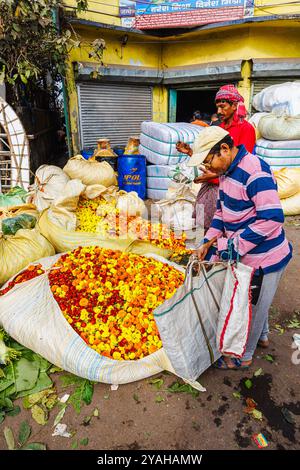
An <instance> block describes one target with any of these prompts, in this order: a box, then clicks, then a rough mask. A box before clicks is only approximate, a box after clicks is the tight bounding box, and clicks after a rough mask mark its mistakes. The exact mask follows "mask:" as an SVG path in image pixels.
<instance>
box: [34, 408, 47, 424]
mask: <svg viewBox="0 0 300 470" xmlns="http://www.w3.org/2000/svg"><path fill="white" fill-rule="evenodd" d="M31 415H32V417H33V419H34V420H35V421H36V422H37V423H38V424H40V425H41V426H44V425H45V424H46V423H47V421H48V417H49V414H48V410H47V409H46V408H45V407H44V406H43V405H33V407H32V408H31Z"/></svg>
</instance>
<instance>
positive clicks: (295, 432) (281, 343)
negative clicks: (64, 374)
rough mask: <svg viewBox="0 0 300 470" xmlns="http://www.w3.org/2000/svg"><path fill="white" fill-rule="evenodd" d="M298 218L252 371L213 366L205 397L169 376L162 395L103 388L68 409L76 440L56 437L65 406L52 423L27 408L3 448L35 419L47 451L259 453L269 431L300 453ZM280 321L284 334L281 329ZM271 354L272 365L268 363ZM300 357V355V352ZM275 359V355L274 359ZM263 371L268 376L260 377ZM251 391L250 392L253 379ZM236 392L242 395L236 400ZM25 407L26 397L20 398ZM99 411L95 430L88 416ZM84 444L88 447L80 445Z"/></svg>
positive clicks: (136, 386)
mask: <svg viewBox="0 0 300 470" xmlns="http://www.w3.org/2000/svg"><path fill="white" fill-rule="evenodd" d="M297 224H298V221H297V220H292V219H291V223H290V224H289V223H288V224H287V233H288V236H289V238H290V239H291V240H292V241H293V244H294V251H295V257H294V260H293V262H292V263H291V264H290V266H289V268H288V270H287V272H286V275H285V279H284V280H283V282H282V284H281V286H280V292H279V293H278V295H277V298H276V302H275V303H274V307H273V308H272V311H271V320H272V324H273V327H272V332H271V335H270V339H271V344H270V348H269V350H259V349H258V350H257V351H256V356H255V362H254V365H253V367H252V368H251V370H249V371H247V372H245V371H238V372H237V371H229V372H228V371H217V370H215V369H209V370H208V371H206V372H205V373H204V374H203V376H202V377H201V383H202V384H203V385H204V386H205V387H206V388H207V392H205V393H199V395H198V396H197V397H194V396H192V395H191V394H189V393H170V392H169V391H166V389H167V388H168V387H169V386H170V385H172V383H174V382H175V381H177V379H176V377H175V376H173V375H169V374H164V373H163V374H159V375H158V376H157V377H156V378H160V379H161V380H162V381H163V382H160V383H161V388H160V390H156V388H155V384H151V383H149V380H150V379H149V380H143V381H140V382H135V383H131V384H127V385H122V386H120V387H119V388H118V390H116V391H112V390H111V388H110V386H109V385H105V384H97V385H95V390H94V396H93V401H92V403H91V405H89V406H84V407H83V408H82V411H81V413H80V415H77V414H76V413H75V412H74V410H73V409H72V407H71V406H68V408H67V411H66V413H65V416H64V418H63V421H62V422H63V423H66V424H67V425H68V430H73V431H74V432H76V434H75V435H74V436H73V437H72V438H64V437H52V436H51V434H52V432H53V427H52V426H53V421H54V418H55V416H56V415H57V413H58V411H59V409H58V408H57V407H56V408H54V409H53V410H52V411H51V414H50V419H49V422H48V424H47V425H45V426H40V425H38V424H37V423H35V421H33V420H32V418H31V414H30V411H28V410H24V409H22V412H21V414H19V415H18V416H16V417H8V418H6V420H5V422H4V423H3V424H2V425H1V426H0V449H5V448H6V444H5V441H4V437H3V432H2V430H3V428H4V426H10V427H11V428H12V429H13V430H14V432H15V435H17V432H18V428H19V425H20V423H21V422H22V421H24V420H28V422H29V423H30V425H31V426H32V435H31V438H30V441H35V442H42V443H45V444H46V445H47V448H48V449H50V450H52V449H71V446H72V443H73V445H74V443H75V442H77V443H78V444H79V445H78V448H80V449H98V450H99V449H110V450H112V449H143V450H147V449H158V450H159V449H180V450H183V449H188V450H191V449H197V450H199V449H201V450H202V449H203V450H205V449H253V450H254V449H257V447H256V445H255V444H254V442H253V441H252V439H251V436H252V435H253V434H256V433H260V432H262V433H263V434H264V435H265V437H266V438H267V440H268V442H269V447H268V449H299V442H300V392H299V390H300V387H299V385H300V380H299V377H300V363H299V365H295V364H293V363H292V360H291V357H292V353H293V351H294V350H293V349H292V347H291V346H292V341H293V340H292V336H293V333H295V332H298V333H299V332H300V330H292V329H288V328H286V323H285V322H287V321H288V319H289V318H291V317H292V314H293V311H294V310H298V311H299V310H300V301H299V299H300V298H299V293H300V289H299V286H300V279H299V278H300V270H299V266H300V260H299V256H300V249H299V245H300V228H299V226H298V225H297ZM278 323H280V324H281V325H283V326H284V327H285V328H284V332H282V330H281V331H279V330H278V329H276V328H275V325H276V324H278ZM266 354H270V355H271V356H272V358H273V359H274V360H273V362H270V361H268V360H266V358H264V356H265V355H266ZM298 357H299V359H300V353H299V356H298ZM269 359H270V358H269ZM299 362H300V360H299ZM258 369H262V374H261V375H258V376H255V375H254V373H255V372H256V371H257V370H258ZM59 375H60V373H56V374H55V375H53V376H52V378H53V380H54V382H55V383H56V386H57V390H58V393H59V396H61V395H62V394H64V393H66V389H64V390H62V388H61V381H60V379H59ZM247 379H249V380H250V382H247V384H248V386H250V388H247V387H246V385H245V381H246V380H247ZM233 394H235V396H234V395H233ZM246 398H252V399H254V400H255V402H256V403H257V410H259V411H261V413H262V417H263V418H262V421H259V420H257V419H254V417H252V416H250V415H249V414H247V413H246V412H245V407H246V401H245V400H246ZM20 406H21V400H20ZM95 408H98V409H99V417H93V418H92V419H91V421H90V422H89V424H88V425H84V424H83V421H84V418H85V417H87V416H89V415H90V414H92V412H93V410H94V409H95ZM85 438H88V443H87V441H84V444H86V445H84V444H80V441H82V440H84V439H85Z"/></svg>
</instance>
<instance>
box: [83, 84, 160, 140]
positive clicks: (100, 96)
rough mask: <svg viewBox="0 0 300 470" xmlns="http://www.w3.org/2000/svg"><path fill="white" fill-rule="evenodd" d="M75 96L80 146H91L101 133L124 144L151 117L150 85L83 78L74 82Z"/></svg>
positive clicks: (136, 133) (101, 135) (139, 130)
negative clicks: (87, 80)
mask: <svg viewBox="0 0 300 470" xmlns="http://www.w3.org/2000/svg"><path fill="white" fill-rule="evenodd" d="M78 97H79V116H80V131H81V146H82V148H86V147H95V146H96V142H97V140H98V139H100V138H101V137H107V138H108V139H110V142H111V145H112V146H114V145H125V144H126V143H127V140H128V137H130V136H132V135H139V134H140V132H141V129H140V128H141V123H142V122H143V121H151V120H152V88H151V87H150V86H147V87H146V86H137V85H123V84H120V85H119V84H116V83H113V84H108V83H107V84H106V83H103V84H99V83H89V82H85V83H79V84H78Z"/></svg>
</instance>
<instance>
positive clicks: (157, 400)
mask: <svg viewBox="0 0 300 470" xmlns="http://www.w3.org/2000/svg"><path fill="white" fill-rule="evenodd" d="M162 401H165V399H164V398H163V397H162V396H160V395H157V396H156V397H155V403H161V402H162Z"/></svg>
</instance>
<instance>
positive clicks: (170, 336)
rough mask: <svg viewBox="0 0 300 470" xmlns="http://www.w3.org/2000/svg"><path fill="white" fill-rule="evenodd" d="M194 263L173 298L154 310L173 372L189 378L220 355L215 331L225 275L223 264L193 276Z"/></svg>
mask: <svg viewBox="0 0 300 470" xmlns="http://www.w3.org/2000/svg"><path fill="white" fill-rule="evenodd" d="M195 264H196V265H198V262H196V263H195ZM193 266H194V263H191V264H190V265H189V267H188V270H187V275H186V279H185V282H184V284H183V285H182V286H181V287H180V288H179V289H178V290H177V291H176V292H175V294H174V295H173V297H171V299H169V300H167V301H165V302H164V303H163V304H162V305H160V306H159V307H158V308H156V309H155V311H154V318H155V321H156V324H157V326H158V329H159V333H160V337H161V340H162V342H163V345H164V349H165V351H166V354H167V356H168V357H169V359H170V361H171V363H172V365H173V367H174V370H175V372H176V374H177V375H179V376H180V377H184V378H185V379H189V380H191V381H194V380H196V379H197V378H198V377H199V376H200V375H201V374H202V373H203V372H204V371H205V370H206V369H208V368H209V367H210V366H211V365H212V364H213V363H214V362H216V361H217V360H218V358H219V357H220V355H221V354H220V352H219V351H218V347H217V342H216V331H217V323H218V315H219V304H220V300H221V296H222V291H223V283H224V279H225V274H226V267H224V266H223V265H222V264H220V265H216V266H214V267H213V268H212V269H211V270H210V271H209V272H208V273H206V271H204V273H203V271H202V272H201V273H200V275H198V276H195V277H193V275H192V268H193ZM202 266H204V265H202Z"/></svg>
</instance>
